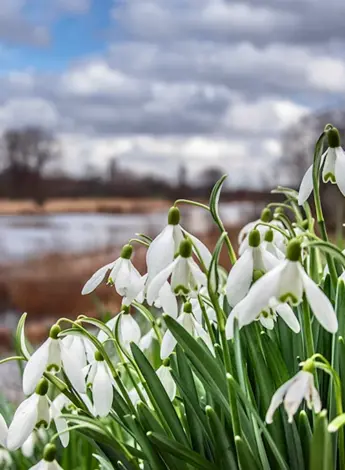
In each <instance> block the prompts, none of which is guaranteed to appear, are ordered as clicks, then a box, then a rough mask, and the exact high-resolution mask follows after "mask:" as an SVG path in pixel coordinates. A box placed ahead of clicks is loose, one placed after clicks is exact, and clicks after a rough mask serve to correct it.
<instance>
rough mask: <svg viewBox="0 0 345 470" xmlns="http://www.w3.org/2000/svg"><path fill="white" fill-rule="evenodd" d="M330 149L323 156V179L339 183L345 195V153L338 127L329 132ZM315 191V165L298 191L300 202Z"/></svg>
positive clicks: (300, 203)
mask: <svg viewBox="0 0 345 470" xmlns="http://www.w3.org/2000/svg"><path fill="white" fill-rule="evenodd" d="M327 138H328V145H329V147H328V149H327V150H326V152H325V153H324V154H323V155H322V157H321V166H322V165H323V170H322V179H323V181H324V183H327V182H328V181H330V182H331V183H333V184H337V186H338V188H339V189H340V191H341V192H342V194H343V195H344V196H345V153H344V150H343V149H342V147H341V146H340V136H339V132H338V129H336V128H335V127H333V128H332V129H330V130H329V131H328V132H327ZM312 191H313V165H311V166H310V167H309V168H308V170H307V172H306V173H305V175H304V177H303V179H302V182H301V186H300V188H299V192H298V204H299V205H302V204H304V203H305V202H306V200H307V199H308V197H309V196H310V194H311V192H312Z"/></svg>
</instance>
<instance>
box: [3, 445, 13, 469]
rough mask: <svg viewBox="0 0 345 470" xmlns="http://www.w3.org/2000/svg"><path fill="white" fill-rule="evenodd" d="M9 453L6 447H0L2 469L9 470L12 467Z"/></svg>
mask: <svg viewBox="0 0 345 470" xmlns="http://www.w3.org/2000/svg"><path fill="white" fill-rule="evenodd" d="M12 465H13V460H12V457H11V454H10V453H9V451H8V450H7V449H1V448H0V468H1V469H2V470H11V469H12V468H13V467H12Z"/></svg>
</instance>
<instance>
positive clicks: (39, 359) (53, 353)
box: [23, 325, 85, 395]
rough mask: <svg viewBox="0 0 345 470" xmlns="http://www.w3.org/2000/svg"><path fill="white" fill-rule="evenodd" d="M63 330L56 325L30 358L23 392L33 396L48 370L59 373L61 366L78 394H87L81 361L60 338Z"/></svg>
mask: <svg viewBox="0 0 345 470" xmlns="http://www.w3.org/2000/svg"><path fill="white" fill-rule="evenodd" d="M60 332H61V328H60V327H59V326H58V325H54V326H52V327H51V329H50V333H49V338H48V339H47V340H46V341H45V342H44V343H43V344H42V346H40V347H39V348H38V349H37V350H36V351H35V353H34V354H33V355H32V356H31V357H30V359H29V361H28V363H27V364H26V367H25V369H24V374H23V391H24V393H25V394H26V395H29V394H31V393H32V392H33V391H34V390H35V387H36V385H37V384H38V381H39V380H40V379H41V377H42V375H43V374H44V372H45V371H46V370H55V371H59V370H60V368H61V364H62V366H63V368H64V371H65V372H66V375H67V377H68V378H69V380H70V381H71V384H72V385H73V387H74V388H75V389H76V390H77V392H80V393H85V382H84V376H83V374H82V371H81V369H80V364H79V361H78V360H77V359H76V358H75V357H74V356H73V355H72V354H71V352H70V351H69V350H68V349H67V348H66V346H65V344H64V342H63V340H61V339H60V338H58V335H59V333H60Z"/></svg>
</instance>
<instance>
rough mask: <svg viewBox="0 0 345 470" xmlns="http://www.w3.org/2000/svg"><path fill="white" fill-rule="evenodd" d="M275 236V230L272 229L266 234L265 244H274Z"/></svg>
mask: <svg viewBox="0 0 345 470" xmlns="http://www.w3.org/2000/svg"><path fill="white" fill-rule="evenodd" d="M273 236H274V233H273V230H272V229H271V228H270V229H269V230H267V232H266V233H265V242H269V243H272V242H273Z"/></svg>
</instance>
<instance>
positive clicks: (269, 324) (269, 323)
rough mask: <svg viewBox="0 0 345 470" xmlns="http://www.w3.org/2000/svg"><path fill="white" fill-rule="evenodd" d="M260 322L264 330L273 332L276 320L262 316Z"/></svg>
mask: <svg viewBox="0 0 345 470" xmlns="http://www.w3.org/2000/svg"><path fill="white" fill-rule="evenodd" d="M259 320H260V323H261V325H262V326H263V327H264V328H267V330H273V328H274V320H273V318H272V317H265V316H264V315H260V317H259Z"/></svg>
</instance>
